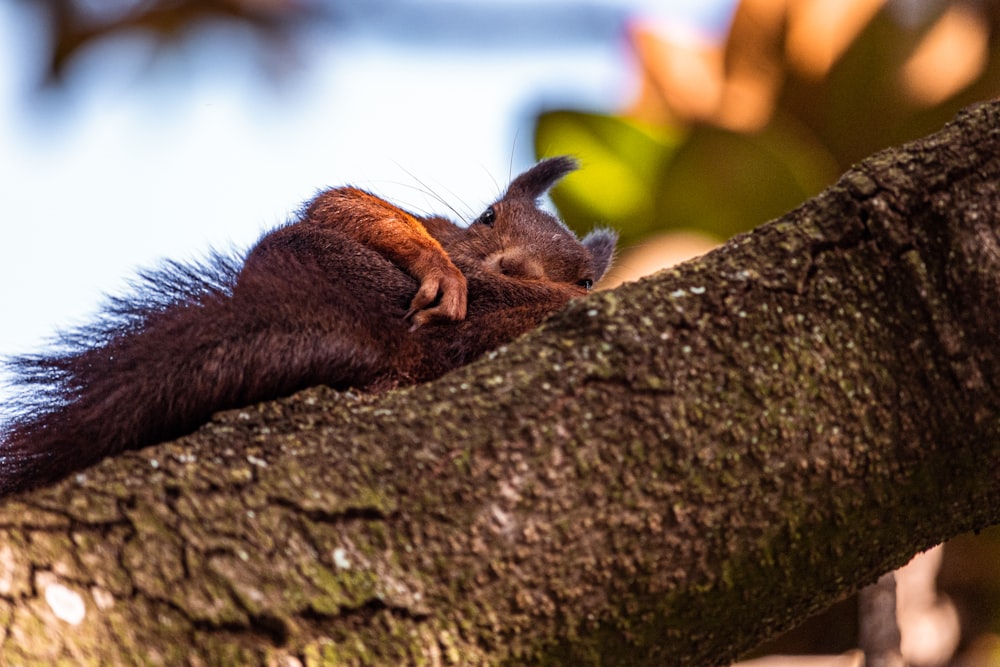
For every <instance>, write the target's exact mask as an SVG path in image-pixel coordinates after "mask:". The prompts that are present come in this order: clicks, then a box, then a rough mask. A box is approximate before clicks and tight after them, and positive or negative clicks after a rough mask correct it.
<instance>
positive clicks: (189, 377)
mask: <svg viewBox="0 0 1000 667" xmlns="http://www.w3.org/2000/svg"><path fill="white" fill-rule="evenodd" d="M241 263H242V262H241V260H239V259H237V258H234V257H227V256H224V255H221V254H212V255H211V256H210V257H209V259H208V260H207V261H205V262H202V263H200V264H193V265H185V264H180V263H168V264H166V265H165V267H164V268H161V269H159V270H156V271H147V272H144V273H142V274H140V276H139V278H138V279H137V280H136V281H134V283H133V285H132V287H133V290H132V294H131V295H129V296H127V297H124V298H112V299H110V300H109V301H108V302H107V303H106V304H105V306H104V308H103V309H102V310H101V314H100V316H99V317H98V318H97V319H96V321H94V322H93V323H91V324H89V325H86V326H83V327H80V328H78V329H76V330H73V331H71V332H68V333H64V334H62V335H60V336H59V337H58V339H57V340H56V343H55V345H54V346H53V347H52V349H51V350H49V351H47V352H46V353H43V354H38V355H28V356H21V357H17V358H14V359H10V360H8V361H7V366H8V368H9V369H10V370H11V371H12V373H13V375H14V377H15V383H16V384H15V389H16V391H17V395H16V397H15V399H14V404H13V408H12V410H11V412H12V413H13V415H12V417H10V418H9V419H8V420H7V421H8V423H7V424H5V426H4V429H3V435H2V443H0V495H2V494H7V493H11V492H13V491H18V490H22V489H25V488H30V487H33V486H38V485H41V484H45V483H49V482H52V481H55V480H57V479H59V478H61V477H64V476H66V475H67V474H69V473H70V472H73V471H75V470H79V469H81V468H84V467H87V466H89V465H91V464H93V463H96V462H97V461H99V460H101V459H103V458H104V457H106V456H109V455H112V454H115V453H118V452H121V451H124V450H126V449H135V448H139V447H143V446H145V445H149V444H153V443H156V442H160V441H163V440H168V439H172V438H174V437H177V436H179V435H183V434H185V433H188V432H190V431H192V430H194V429H195V428H196V427H198V426H199V425H201V424H203V423H204V422H206V421H208V419H209V418H210V417H211V415H212V414H213V413H214V412H217V411H219V410H224V409H229V408H234V407H239V406H242V405H247V404H250V403H252V402H255V401H259V400H264V399H268V398H274V397H277V396H281V395H286V394H289V393H292V392H293V391H295V390H297V389H300V388H302V387H305V386H309V385H311V384H318V383H320V382H329V381H330V378H335V379H337V378H339V379H342V380H344V382H345V383H348V384H350V383H357V382H359V373H361V372H362V371H366V372H368V371H370V370H371V369H372V368H373V366H374V363H373V362H372V361H371V360H369V359H365V358H364V355H359V354H356V353H351V354H348V353H347V352H348V351H351V352H354V351H356V349H357V347H356V346H355V347H354V348H353V349H352V348H351V347H346V346H345V345H344V344H342V341H343V337H344V332H345V330H347V328H345V327H344V326H343V325H342V323H341V322H338V321H335V320H333V319H332V318H330V317H329V310H325V312H324V308H323V305H324V300H326V303H327V304H328V303H330V302H331V301H330V300H331V299H334V298H335V295H334V294H333V291H334V286H333V285H329V284H328V281H325V280H324V279H323V277H322V272H321V270H320V269H319V268H317V267H314V266H305V265H301V264H296V265H295V266H284V267H282V266H281V265H280V261H277V260H275V261H272V263H271V266H272V268H274V269H275V270H274V271H268V273H267V275H257V276H251V277H250V279H249V280H245V278H246V277H245V276H244V277H240V266H241ZM237 278H239V279H240V281H241V283H240V284H241V286H240V287H239V288H238V286H237ZM242 282H249V283H251V285H250V286H249V287H248V288H246V289H244V288H243V287H242ZM296 294H297V295H299V298H298V299H290V298H289V295H296ZM338 341H341V342H340V343H338ZM364 379H365V378H361V380H364Z"/></svg>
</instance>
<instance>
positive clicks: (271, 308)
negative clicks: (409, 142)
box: [0, 158, 615, 493]
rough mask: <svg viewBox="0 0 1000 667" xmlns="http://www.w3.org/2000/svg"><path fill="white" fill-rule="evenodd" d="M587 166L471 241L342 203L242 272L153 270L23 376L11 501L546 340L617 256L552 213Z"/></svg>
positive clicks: (305, 221) (3, 459) (481, 227)
mask: <svg viewBox="0 0 1000 667" xmlns="http://www.w3.org/2000/svg"><path fill="white" fill-rule="evenodd" d="M572 168H574V163H573V162H572V161H571V160H569V159H567V158H554V159H551V160H546V161H543V162H541V163H539V164H538V165H536V166H535V167H534V168H532V169H531V170H529V171H527V172H525V173H524V174H522V175H521V176H519V177H518V178H516V179H515V180H514V182H512V183H511V185H510V187H509V188H508V191H507V193H506V194H505V195H504V196H503V197H502V198H501V199H500V200H499V201H498V202H497V203H496V204H494V206H493V207H491V209H490V210H491V211H492V215H491V216H486V215H485V214H484V216H483V217H481V218H480V219H479V220H478V221H477V222H475V223H473V224H472V225H470V226H469V227H468V228H464V227H459V226H457V225H455V224H454V223H452V222H450V221H448V220H446V219H444V218H440V217H430V218H422V219H418V218H416V217H415V216H413V215H412V214H410V213H407V212H406V211H403V210H402V209H399V208H397V207H395V206H393V205H392V204H389V203H388V202H384V201H383V200H381V199H378V198H377V197H375V196H374V195H371V194H369V193H366V192H364V191H361V190H357V189H355V188H340V189H335V190H330V191H327V192H325V193H323V194H321V195H319V196H318V197H317V198H316V199H314V200H313V202H311V204H310V205H309V206H308V207H307V208H306V209H305V211H304V213H303V215H302V217H301V219H300V220H299V221H297V222H295V223H292V224H289V225H286V226H284V227H280V228H278V229H276V230H274V231H272V232H270V233H268V234H266V235H264V236H263V237H262V238H261V239H260V241H259V242H258V243H257V245H256V246H255V247H254V248H253V249H252V250H251V251H250V252H249V253H248V254H247V256H246V258H245V261H244V262H242V263H238V262H236V261H235V260H233V259H230V258H226V257H223V256H219V255H216V256H213V257H211V258H210V259H209V261H208V262H207V263H206V264H204V265H202V266H185V265H181V264H177V263H169V264H167V266H166V268H164V269H162V270H160V271H158V272H155V273H147V274H143V275H142V279H143V281H144V282H143V284H142V285H140V287H139V289H138V291H137V293H136V294H134V295H132V296H130V297H128V298H124V299H113V300H111V301H110V303H109V304H108V305H107V307H106V309H105V311H104V312H103V313H102V316H101V318H100V319H99V320H97V321H96V322H95V324H93V325H91V326H88V327H83V328H81V329H79V330H77V331H75V332H72V333H70V334H66V335H64V336H62V338H61V339H60V345H59V346H58V347H57V348H56V349H55V350H53V351H51V352H49V353H47V354H43V355H37V356H31V357H21V358H18V359H14V360H12V361H11V362H10V366H11V368H12V369H13V370H14V371H15V372H16V373H17V374H18V376H19V379H20V380H21V383H22V385H24V387H25V388H34V389H35V392H34V393H29V394H27V398H26V399H25V400H24V401H22V404H21V406H20V407H21V410H20V414H19V415H16V416H15V417H14V418H13V419H12V420H11V422H10V424H9V429H8V431H7V433H6V434H5V435H4V436H3V442H2V445H0V493H9V492H11V491H15V490H19V489H23V488H28V487H31V486H36V485H39V484H43V483H47V482H50V481H53V480H56V479H58V478H60V477H62V476H64V475H66V474H68V473H69V472H72V471H74V470H78V469H81V468H84V467H86V466H88V465H91V464H93V463H95V462H97V461H99V460H100V459H102V458H104V457H105V456H109V455H113V454H115V453H117V452H120V451H123V450H126V449H133V448H138V447H142V446H145V445H148V444H152V443H155V442H158V441H160V440H164V439H169V438H173V437H176V436H178V435H181V434H183V433H186V432H189V431H191V430H192V429H194V428H196V427H197V426H198V425H199V424H202V423H204V422H205V421H207V420H208V419H209V418H210V417H211V415H212V413H213V412H216V411H218V410H223V409H227V408H234V407H239V406H241V405H247V404H249V403H253V402H257V401H261V400H266V399H270V398H276V397H279V396H284V395H287V394H290V393H292V392H294V391H296V390H298V389H302V388H304V387H308V386H311V385H316V384H327V385H329V386H331V387H333V388H336V389H346V388H354V389H358V390H362V391H379V390H384V389H388V388H392V387H395V386H398V385H402V384H411V383H414V382H422V381H425V380H430V379H433V378H436V377H438V376H440V375H441V374H442V373H444V372H446V371H448V370H449V369H452V368H455V367H456V366H459V365H462V364H465V363H468V362H469V361H472V360H473V359H475V358H476V357H478V356H480V355H481V354H483V353H484V352H486V351H488V350H490V349H493V348H495V347H497V346H498V345H501V344H503V343H506V342H508V341H510V340H512V339H513V338H515V337H516V336H518V335H520V334H521V333H523V332H525V331H527V330H529V329H531V328H533V327H535V326H537V325H538V324H539V323H541V322H542V321H543V320H544V319H545V318H546V317H548V315H550V314H551V313H552V312H554V311H555V310H558V309H560V308H562V307H563V306H564V305H565V304H566V302H567V301H568V300H569V299H571V298H573V297H575V296H582V295H583V294H585V293H586V291H587V290H586V284H587V283H588V281H596V280H597V279H598V278H599V277H600V275H601V274H602V273H603V272H604V270H605V269H606V268H607V266H608V264H609V262H610V259H611V254H612V251H613V248H614V241H615V237H614V234H612V233H610V232H607V231H601V230H599V231H596V232H593V233H591V234H590V235H588V236H587V237H586V238H585V239H584V240H583V242H582V243H581V242H580V241H578V240H577V239H576V237H575V236H573V234H572V233H571V232H570V231H569V230H568V229H566V228H565V227H564V226H563V225H562V224H561V223H560V222H559V221H558V220H556V219H555V218H553V217H552V216H550V215H548V214H546V213H544V212H543V211H541V210H539V209H538V208H537V206H536V199H537V198H538V197H540V196H541V195H542V194H544V192H545V191H546V190H547V189H548V188H549V187H550V186H551V185H552V184H553V183H554V182H555V181H556V180H558V179H559V178H560V177H561V176H563V175H564V174H565V173H566V172H568V171H570V170H571V169H572ZM487 218H489V219H488V220H487ZM466 288H467V292H466ZM415 294H416V295H417V296H414V295H415ZM466 296H467V300H466ZM445 304H447V305H445ZM457 304H461V308H458V307H457ZM414 310H416V313H415V315H414V316H413V317H412V318H411V320H408V319H407V316H408V315H409V314H411V313H413V312H414ZM463 315H464V317H463Z"/></svg>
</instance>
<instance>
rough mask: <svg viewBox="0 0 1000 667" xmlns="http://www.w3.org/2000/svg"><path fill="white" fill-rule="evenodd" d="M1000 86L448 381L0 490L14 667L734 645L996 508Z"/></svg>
mask: <svg viewBox="0 0 1000 667" xmlns="http://www.w3.org/2000/svg"><path fill="white" fill-rule="evenodd" d="M998 182H1000V104H998V103H991V104H987V105H981V106H979V107H976V108H974V109H971V110H969V111H967V112H965V113H963V114H962V115H960V117H959V118H958V119H957V120H956V121H955V122H954V123H952V124H951V125H949V126H948V127H946V128H945V129H944V130H943V131H942V132H940V133H938V134H936V135H934V136H932V137H929V138H927V139H925V140H922V141H920V142H917V143H915V144H912V145H909V146H906V147H903V148H901V149H897V150H890V151H886V152H883V153H880V154H878V155H876V156H874V157H873V158H871V159H869V160H867V161H866V162H864V163H862V164H861V165H859V166H858V167H857V168H856V169H854V170H852V171H851V172H849V173H848V174H846V175H845V176H844V177H843V178H842V179H841V181H840V182H839V183H838V184H837V185H835V186H833V187H832V188H830V189H829V190H828V191H826V192H824V193H823V194H821V195H820V196H818V197H816V198H815V199H813V200H811V201H809V202H807V203H806V204H805V205H803V206H802V207H800V208H799V209H797V210H796V211H793V212H791V213H789V214H788V215H787V216H785V217H783V218H782V219H780V220H777V221H775V222H773V223H771V224H768V225H765V226H763V227H761V228H760V229H758V230H757V231H755V232H754V233H752V234H749V235H746V236H742V237H739V238H737V239H734V240H733V241H731V242H730V243H728V244H727V245H726V246H725V247H723V248H721V249H720V250H718V251H716V252H713V253H711V254H709V255H707V256H705V257H703V258H701V259H699V260H696V261H694V262H690V263H688V264H686V265H684V266H682V267H680V268H678V269H676V270H671V271H667V272H663V273H660V274H658V275H657V276H655V277H653V278H650V279H646V280H643V281H640V282H639V283H634V284H629V285H625V286H623V287H621V288H619V289H617V290H615V291H612V292H606V293H601V294H596V295H593V296H592V297H590V298H588V299H586V300H581V301H578V302H574V303H573V304H571V305H570V307H569V308H567V309H566V310H565V311H563V312H562V313H560V314H558V315H557V316H556V317H554V318H553V319H552V320H551V321H550V322H549V323H548V324H547V325H546V326H544V327H543V328H542V329H540V330H538V331H536V332H534V333H532V334H530V335H529V336H527V337H525V338H523V339H521V340H519V341H517V342H516V343H515V344H512V345H510V346H508V347H506V348H503V349H501V350H499V351H497V352H495V353H492V354H490V355H489V358H488V359H484V360H482V361H481V362H480V363H476V364H473V365H472V366H469V367H466V368H464V369H460V370H459V371H457V372H454V373H451V374H449V375H447V376H446V377H444V378H443V379H442V380H440V381H438V382H434V383H432V384H429V385H424V386H420V387H416V388H413V389H410V390H406V391H400V392H394V393H390V394H387V395H384V396H381V397H374V398H372V397H359V396H356V395H352V394H349V393H348V394H336V393H334V392H332V391H329V390H324V389H314V390H309V391H306V392H302V393H300V394H298V395H296V396H293V397H291V398H289V399H287V400H284V401H279V402H276V403H268V404H262V405H258V406H254V407H250V408H247V409H243V410H237V411H233V412H229V413H225V414H222V415H219V416H218V417H217V418H216V420H215V421H214V422H213V423H211V424H210V425H208V426H206V427H205V428H203V429H201V430H200V431H199V432H198V433H196V434H195V435H193V436H191V437H188V438H184V439H181V440H178V441H176V442H173V443H167V444H164V445H160V446H157V447H153V448H149V449H147V450H144V451H142V452H139V453H135V454H129V455H125V456H122V457H119V458H117V459H115V460H111V461H106V462H104V463H103V464H101V465H99V466H97V467H95V468H93V469H91V470H89V471H87V472H86V473H85V474H82V475H79V476H77V477H75V478H73V479H70V480H67V481H66V482H65V483H62V484H59V485H57V486H55V487H52V488H49V489H45V490H41V491H38V492H35V493H32V494H30V495H25V496H21V497H16V498H13V499H11V500H8V501H6V502H5V503H4V504H3V505H2V506H0V640H2V644H0V656H2V657H0V662H2V661H3V660H4V659H6V660H7V661H8V662H9V663H11V664H25V663H30V662H32V661H36V662H40V663H47V662H49V661H51V660H55V659H57V658H65V659H68V660H74V661H76V660H90V661H93V662H100V663H101V664H111V663H142V664H155V663H166V664H178V663H186V662H190V663H192V664H255V663H265V664H298V663H300V662H301V663H304V664H322V663H324V662H326V663H328V664H403V663H419V664H442V663H443V664H481V663H482V664H487V663H489V664H502V663H513V664H522V663H547V664H573V665H581V664H623V665H624V664H627V665H643V664H650V665H722V664H725V663H727V661H730V660H731V659H733V658H735V657H737V656H738V655H739V654H740V653H742V652H743V651H745V650H747V649H750V648H752V647H753V646H754V645H756V644H757V643H759V642H760V641H761V640H763V639H765V638H767V637H769V636H771V635H773V634H775V633H777V632H779V631H782V630H785V629H787V628H789V627H790V626H791V625H793V624H794V623H795V622H796V621H798V620H799V619H801V618H802V617H803V616H805V615H807V614H810V613H813V612H815V611H817V610H819V609H822V608H824V607H825V606H827V605H829V604H830V603H832V602H833V601H835V600H838V599H840V598H842V597H843V596H845V595H847V594H848V593H850V592H852V591H854V590H856V589H857V588H858V587H860V586H862V585H864V584H868V583H871V582H873V581H875V580H876V579H877V578H878V576H879V575H880V574H882V573H884V572H886V571H887V570H889V569H891V568H894V567H896V566H898V565H901V564H902V563H904V562H905V561H906V560H907V559H908V558H909V557H910V556H912V555H913V554H914V553H916V552H917V551H920V550H922V549H925V548H927V547H930V546H931V545H933V544H936V543H938V542H940V541H942V540H944V539H946V538H948V537H950V536H953V535H955V534H957V533H960V532H963V531H967V530H970V529H975V528H982V527H985V526H988V525H990V524H992V523H996V522H998V521H1000V473H998V470H1000V469H998V466H997V464H996V461H997V460H998V457H1000V410H998V408H1000V394H998V391H997V378H998V369H1000V354H998V348H997V345H996V341H997V340H998V334H1000V244H998V237H997V226H998V223H1000V216H998V210H997V209H998V205H1000V192H998Z"/></svg>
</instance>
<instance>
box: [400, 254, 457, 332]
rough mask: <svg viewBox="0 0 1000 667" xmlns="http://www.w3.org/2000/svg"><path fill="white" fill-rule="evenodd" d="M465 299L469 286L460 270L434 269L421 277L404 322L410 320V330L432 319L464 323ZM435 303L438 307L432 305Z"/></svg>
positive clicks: (452, 268)
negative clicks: (411, 323)
mask: <svg viewBox="0 0 1000 667" xmlns="http://www.w3.org/2000/svg"><path fill="white" fill-rule="evenodd" d="M439 296H440V299H439V298H438V297H439ZM467 298H468V287H467V285H466V282H465V276H463V275H462V272H461V271H459V270H458V269H457V268H454V267H451V269H450V270H448V271H445V270H442V269H434V270H431V271H429V272H428V273H427V274H426V275H425V276H424V277H423V280H422V281H421V283H420V289H418V290H417V293H416V295H415V296H414V297H413V300H412V301H410V309H409V310H408V311H407V312H406V315H405V316H404V319H407V320H412V321H413V326H412V327H410V330H411V331H412V330H414V329H417V328H419V327H421V326H423V325H424V324H427V323H428V322H430V321H431V320H454V321H457V320H463V319H465V309H466V299H467ZM435 302H436V303H437V305H434V306H431V304H433V303H435ZM428 306H431V307H428Z"/></svg>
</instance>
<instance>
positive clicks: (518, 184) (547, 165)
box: [503, 155, 579, 200]
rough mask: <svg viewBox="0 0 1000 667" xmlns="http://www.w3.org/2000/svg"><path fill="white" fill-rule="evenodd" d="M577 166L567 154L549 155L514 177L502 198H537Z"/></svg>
mask: <svg viewBox="0 0 1000 667" xmlns="http://www.w3.org/2000/svg"><path fill="white" fill-rule="evenodd" d="M578 167H579V164H578V163H577V161H576V160H575V159H573V158H571V157H569V156H568V155H560V156H559V157H550V158H548V159H547V160H542V161H541V162H539V163H538V164H536V165H535V166H534V167H532V168H531V169H529V170H528V171H526V172H524V173H523V174H521V175H520V176H518V177H517V178H515V179H514V180H513V181H512V182H511V184H510V186H508V188H507V193H506V194H505V195H504V196H503V198H504V199H532V200H534V199H538V198H539V197H541V196H542V195H543V194H545V193H546V192H547V191H548V189H549V188H551V187H552V186H553V185H555V184H556V181H558V180H559V179H560V178H562V177H563V176H565V175H566V174H568V173H569V172H571V171H575V170H576V169H577V168H578Z"/></svg>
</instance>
